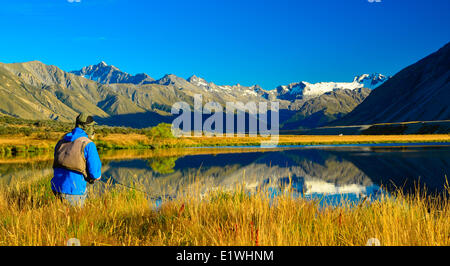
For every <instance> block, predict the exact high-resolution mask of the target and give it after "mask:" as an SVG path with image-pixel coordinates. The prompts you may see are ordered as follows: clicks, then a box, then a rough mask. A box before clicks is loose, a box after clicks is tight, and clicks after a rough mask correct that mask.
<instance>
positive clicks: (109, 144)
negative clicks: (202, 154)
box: [0, 133, 450, 150]
mask: <svg viewBox="0 0 450 266" xmlns="http://www.w3.org/2000/svg"><path fill="white" fill-rule="evenodd" d="M51 136H52V137H51V138H50V139H39V137H38V136H37V135H32V136H20V135H13V136H0V148H2V147H19V148H20V147H23V148H24V150H27V149H26V148H27V147H31V146H32V147H34V148H38V149H44V150H52V149H53V147H54V146H55V144H56V142H57V140H58V138H59V137H61V136H62V134H57V133H52V134H51ZM269 139H270V138H263V137H181V138H172V139H159V140H151V139H149V138H148V137H147V136H145V135H141V134H134V133H131V134H109V135H107V136H97V137H96V140H95V141H96V142H97V143H99V144H101V147H102V148H103V149H127V148H129V149H148V148H149V147H156V148H158V147H161V148H168V147H196V146H197V147H198V146H249V145H250V146H258V145H260V144H261V142H262V141H267V140H269ZM401 142H404V143H410V142H447V143H448V142H450V134H429V135H348V136H347V135H344V136H337V135H280V136H279V141H278V145H315V144H358V143H401Z"/></svg>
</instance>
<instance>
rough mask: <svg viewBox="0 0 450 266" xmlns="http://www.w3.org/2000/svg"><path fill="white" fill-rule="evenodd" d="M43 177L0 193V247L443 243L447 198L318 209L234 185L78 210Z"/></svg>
mask: <svg viewBox="0 0 450 266" xmlns="http://www.w3.org/2000/svg"><path fill="white" fill-rule="evenodd" d="M49 180H50V178H49V177H45V178H41V179H40V180H38V181H33V182H30V183H21V184H17V185H16V186H14V187H8V188H2V189H1V192H0V245H50V246H52V245H65V244H66V241H67V240H68V239H70V238H78V239H79V240H80V241H81V244H82V245H248V246H253V245H344V246H347V245H349V246H352V245H365V244H366V242H367V240H368V239H369V238H374V237H375V238H378V239H379V240H380V242H381V244H382V245H450V206H449V202H448V196H449V193H450V190H449V189H448V187H447V192H446V194H445V195H444V194H442V195H439V196H436V197H431V196H425V193H423V192H417V193H416V194H414V195H404V194H402V193H401V192H398V193H395V195H393V196H392V197H386V198H383V199H381V200H379V201H373V202H370V201H364V202H363V203H360V204H359V205H357V206H352V205H351V204H350V203H348V202H347V203H343V204H342V205H341V206H335V207H332V206H321V205H320V204H319V203H318V202H314V201H307V200H304V199H298V198H293V197H291V196H290V194H289V193H287V194H283V195H281V196H279V197H277V198H275V199H271V198H270V197H269V194H268V193H267V191H257V192H256V193H254V194H252V195H251V196H250V195H249V193H247V192H245V191H244V190H243V187H236V188H235V189H234V190H228V191H227V190H225V189H220V188H219V189H216V190H213V191H210V192H207V193H205V194H204V195H203V196H202V197H197V196H194V195H196V194H195V193H186V194H185V195H183V196H182V195H180V197H177V199H175V200H172V201H168V202H164V203H163V204H162V205H161V207H160V208H158V209H155V208H154V205H153V202H152V201H151V200H149V199H147V198H146V196H145V195H144V194H143V193H140V192H137V191H135V190H130V189H125V188H109V189H107V191H106V192H105V193H102V194H94V195H93V196H92V197H91V198H89V199H88V201H87V202H86V205H85V206H84V207H83V208H75V207H69V206H68V205H66V204H64V203H63V202H60V201H59V200H56V199H55V198H54V196H53V194H52V193H51V190H50V184H49Z"/></svg>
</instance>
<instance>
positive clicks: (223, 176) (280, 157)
mask: <svg viewBox="0 0 450 266" xmlns="http://www.w3.org/2000/svg"><path fill="white" fill-rule="evenodd" d="M100 156H101V158H102V162H103V169H102V173H103V176H104V177H106V178H112V179H111V180H110V182H112V183H113V184H114V185H116V186H123V187H127V186H134V187H136V188H138V189H139V190H141V191H144V192H145V193H147V195H149V196H150V197H152V198H155V199H156V200H158V201H160V199H161V198H174V197H176V196H177V195H180V194H185V193H192V191H195V193H199V194H203V193H206V192H208V191H211V190H213V189H216V188H219V187H220V188H222V189H226V190H227V189H230V190H231V189H234V188H236V186H239V185H242V184H244V185H245V188H246V190H248V191H249V192H252V191H255V190H257V189H260V188H264V189H267V190H268V191H269V192H270V193H272V194H273V195H277V194H279V193H283V192H284V191H286V188H287V187H288V185H289V184H290V185H291V190H290V191H291V192H292V193H293V194H294V196H298V197H303V198H307V199H319V200H321V201H322V202H326V203H331V204H339V203H340V202H342V201H343V200H349V201H354V202H357V201H359V200H361V199H363V198H365V197H370V198H377V197H378V196H380V195H381V194H383V193H389V192H392V191H393V190H395V189H396V187H398V188H401V189H402V190H403V191H404V192H405V193H414V191H415V189H416V187H417V186H422V187H423V186H426V188H427V193H435V192H442V191H443V190H444V185H445V180H446V176H448V175H449V172H450V146H449V145H441V144H440V145H436V144H395V145H387V144H377V145H331V146H323V145H322V146H287V147H278V148H275V149H261V148H257V147H238V148H236V147H233V148H184V149H166V150H157V151H129V150H123V151H114V152H108V153H103V154H101V155H100ZM51 160H52V158H51V155H48V154H44V155H39V156H36V157H20V156H18V157H13V158H3V159H2V160H0V184H2V185H13V184H14V183H15V182H17V181H18V180H29V179H33V178H39V177H41V176H44V175H51V174H52V168H51V166H52V161H51ZM194 180H195V181H196V182H195V185H193V183H194V182H193V181H194ZM94 186H95V187H96V188H99V189H100V190H99V191H101V189H102V188H104V184H103V183H98V184H96V185H94Z"/></svg>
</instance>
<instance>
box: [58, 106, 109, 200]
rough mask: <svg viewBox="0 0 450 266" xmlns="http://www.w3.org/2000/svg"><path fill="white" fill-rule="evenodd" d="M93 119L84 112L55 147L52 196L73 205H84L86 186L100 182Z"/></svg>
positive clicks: (99, 167)
mask: <svg viewBox="0 0 450 266" xmlns="http://www.w3.org/2000/svg"><path fill="white" fill-rule="evenodd" d="M95 124H96V123H95V122H94V119H93V118H92V116H89V115H87V114H85V113H81V114H80V115H79V116H78V117H77V119H76V122H75V128H74V129H73V130H72V132H69V133H67V134H66V135H64V137H63V138H62V139H61V140H60V141H59V142H58V144H56V147H55V158H54V161H53V178H52V180H51V183H52V190H53V193H54V194H55V195H56V196H57V197H58V198H61V199H63V200H66V201H68V202H69V203H70V204H71V205H72V206H83V204H84V201H85V199H86V183H87V182H88V183H90V184H93V183H94V181H96V180H100V178H101V168H102V163H101V161H100V157H99V156H98V152H97V147H96V146H95V144H94V142H92V139H94V136H95V131H94V125H95Z"/></svg>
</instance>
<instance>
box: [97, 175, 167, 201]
mask: <svg viewBox="0 0 450 266" xmlns="http://www.w3.org/2000/svg"><path fill="white" fill-rule="evenodd" d="M100 181H102V182H103V183H105V184H107V185H121V186H123V187H126V188H128V189H132V190H135V191H138V192H141V193H144V194H145V195H146V196H147V198H149V199H151V200H155V201H156V200H162V197H161V196H159V197H155V196H152V195H150V194H149V193H147V192H145V191H143V190H140V189H138V188H135V187H131V186H128V185H125V184H123V183H121V182H119V181H117V180H116V179H115V178H113V177H112V176H111V177H109V178H106V177H104V176H102V177H101V178H100ZM165 198H168V199H169V200H170V199H172V197H170V196H167V197H165Z"/></svg>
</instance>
